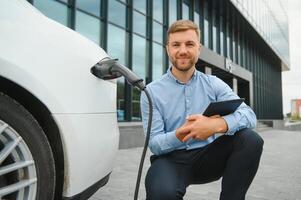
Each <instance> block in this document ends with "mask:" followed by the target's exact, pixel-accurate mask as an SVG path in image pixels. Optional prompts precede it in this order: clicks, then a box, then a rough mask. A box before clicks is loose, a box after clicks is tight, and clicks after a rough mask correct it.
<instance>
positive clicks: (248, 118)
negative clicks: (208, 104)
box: [211, 76, 257, 135]
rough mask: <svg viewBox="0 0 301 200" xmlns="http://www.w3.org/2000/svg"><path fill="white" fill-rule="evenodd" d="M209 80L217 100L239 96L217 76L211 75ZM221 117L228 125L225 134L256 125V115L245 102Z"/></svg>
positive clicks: (231, 133)
mask: <svg viewBox="0 0 301 200" xmlns="http://www.w3.org/2000/svg"><path fill="white" fill-rule="evenodd" d="M211 82H212V87H213V90H214V91H215V96H216V100H217V101H224V100H231V99H238V98H240V97H239V96H238V95H237V94H235V93H234V92H233V91H232V89H231V88H230V87H229V86H228V85H227V84H226V83H225V82H223V81H222V80H220V79H219V78H217V77H214V76H213V78H212V80H211ZM223 118H224V119H225V121H226V123H227V126H228V130H227V132H226V133H225V134H226V135H233V134H234V133H236V132H237V131H239V130H241V129H244V128H255V127H256V121H257V119H256V115H255V113H254V111H253V110H252V109H251V108H250V107H249V106H248V105H246V104H245V103H242V104H241V105H240V106H239V107H238V109H237V110H236V111H235V112H234V113H231V114H229V115H225V116H223Z"/></svg>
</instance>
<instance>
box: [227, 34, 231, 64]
mask: <svg viewBox="0 0 301 200" xmlns="http://www.w3.org/2000/svg"><path fill="white" fill-rule="evenodd" d="M230 45H231V44H230V37H229V34H227V58H229V59H230V58H231V57H230V56H231V54H230V48H231V47H230Z"/></svg>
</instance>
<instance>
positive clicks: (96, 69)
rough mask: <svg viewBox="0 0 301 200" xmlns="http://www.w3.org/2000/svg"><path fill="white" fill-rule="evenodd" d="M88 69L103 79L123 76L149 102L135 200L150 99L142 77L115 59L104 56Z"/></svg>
mask: <svg viewBox="0 0 301 200" xmlns="http://www.w3.org/2000/svg"><path fill="white" fill-rule="evenodd" d="M90 71H91V73H92V74H93V75H94V76H96V77H98V78H101V79H104V80H110V79H114V78H118V77H121V76H124V77H125V79H126V80H127V81H128V83H129V84H130V85H132V86H134V87H136V88H138V89H139V90H140V91H143V92H144V93H145V94H146V97H147V100H148V103H149V114H148V124H147V132H146V138H145V142H144V147H143V151H142V155H141V159H140V164H139V169H138V174H137V180H136V187H135V194H134V200H137V199H138V193H139V186H140V181H141V175H142V170H143V164H144V160H145V155H146V151H147V147H148V143H149V138H150V132H151V127H152V118H153V103H152V99H151V97H150V94H149V93H148V91H147V89H146V87H145V85H144V83H143V79H141V78H139V77H138V76H137V75H136V74H135V73H134V72H132V71H131V70H129V69H128V68H127V67H125V66H123V65H121V64H120V63H118V62H117V59H110V58H104V59H103V60H101V61H100V62H98V63H97V64H96V65H94V66H93V67H92V68H91V70H90Z"/></svg>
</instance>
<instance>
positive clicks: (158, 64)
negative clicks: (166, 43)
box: [152, 43, 163, 80]
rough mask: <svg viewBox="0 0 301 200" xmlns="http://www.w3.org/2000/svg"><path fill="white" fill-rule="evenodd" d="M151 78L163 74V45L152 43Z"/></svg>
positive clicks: (154, 78)
mask: <svg viewBox="0 0 301 200" xmlns="http://www.w3.org/2000/svg"><path fill="white" fill-rule="evenodd" d="M152 70H153V71H152V73H153V80H156V79H158V78H160V77H161V76H162V74H163V47H162V46H161V45H159V44H157V43H153V66H152Z"/></svg>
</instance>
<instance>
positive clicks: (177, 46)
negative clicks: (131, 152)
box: [141, 20, 263, 200]
mask: <svg viewBox="0 0 301 200" xmlns="http://www.w3.org/2000/svg"><path fill="white" fill-rule="evenodd" d="M167 34H168V38H167V45H166V50H167V53H168V56H169V59H170V62H171V64H172V67H171V68H170V69H169V70H168V72H167V73H166V74H165V75H163V76H162V77H161V79H159V80H157V81H154V82H152V83H150V84H149V85H148V86H147V89H148V91H149V92H150V95H151V97H152V100H153V107H154V108H153V121H152V129H151V136H150V142H149V148H150V149H151V151H152V153H153V154H154V155H153V156H151V167H150V168H149V170H148V173H147V176H146V180H145V187H146V196H147V197H146V198H147V199H148V200H174V199H183V196H184V195H185V192H186V188H187V187H188V186H189V185H190V184H202V183H208V182H212V181H215V180H218V179H220V178H221V177H222V186H221V193H220V199H221V200H242V199H245V194H246V192H247V190H248V188H249V186H250V184H251V182H252V180H253V178H254V176H255V174H256V172H257V168H258V165H259V161H260V157H261V153H262V147H263V140H262V139H261V137H260V136H259V135H258V134H257V133H255V132H254V131H252V130H251V128H254V127H255V125H256V116H255V114H254V112H253V111H252V110H251V108H250V107H248V106H247V105H246V104H244V103H243V104H242V105H241V106H240V107H239V108H238V109H237V110H236V111H235V112H234V113H232V114H229V115H226V116H212V117H205V116H203V115H202V114H201V113H203V112H204V110H205V109H206V107H207V106H208V104H209V103H210V102H214V101H221V100H230V99H237V98H239V97H238V96H237V95H236V94H235V93H234V92H233V91H232V90H231V88H230V87H229V86H228V85H227V84H226V83H224V82H223V81H222V80H220V79H219V78H217V77H215V76H211V75H206V74H203V73H201V72H199V71H197V70H196V68H195V64H196V62H197V60H198V57H199V54H200V51H201V44H200V39H199V38H200V31H199V29H198V26H197V25H196V24H194V23H193V22H191V21H189V20H179V21H176V22H175V23H173V24H172V25H171V26H170V28H169V30H168V33H167ZM141 111H142V119H143V126H144V130H145V132H146V128H147V121H148V113H149V110H148V101H147V98H146V96H145V95H144V94H142V95H141ZM216 133H222V134H223V135H222V136H220V137H218V138H217V137H216ZM202 198H206V197H202Z"/></svg>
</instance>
